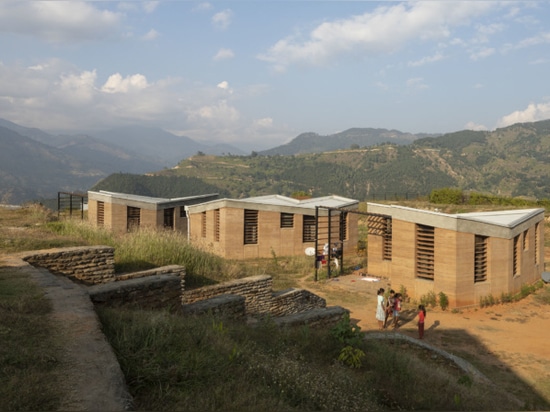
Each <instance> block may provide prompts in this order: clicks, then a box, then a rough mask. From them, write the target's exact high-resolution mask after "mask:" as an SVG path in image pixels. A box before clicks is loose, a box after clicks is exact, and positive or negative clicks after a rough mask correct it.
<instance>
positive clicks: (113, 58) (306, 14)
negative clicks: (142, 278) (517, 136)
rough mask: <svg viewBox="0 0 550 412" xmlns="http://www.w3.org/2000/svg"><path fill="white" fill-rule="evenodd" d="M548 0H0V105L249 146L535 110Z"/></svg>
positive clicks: (492, 123)
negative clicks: (303, 136)
mask: <svg viewBox="0 0 550 412" xmlns="http://www.w3.org/2000/svg"><path fill="white" fill-rule="evenodd" d="M549 73H550V2H549V1H532V2H531V1H503V2H500V1H487V2H485V1H477V0H476V1H446V0H440V1H435V0H433V1H411V2H401V1H314V0H302V1H292V0H287V1H281V0H277V1H246V0H242V1H220V2H193V1H178V0H172V1H151V2H140V1H127V2H111V1H77V0H67V1H40V0H34V1H25V0H13V1H12V0H2V1H0V117H1V118H5V119H7V120H11V121H13V122H16V123H18V124H21V125H23V126H28V127H38V128H41V129H43V130H46V131H50V132H56V133H60V132H61V133H76V132H82V131H87V132H93V131H94V130H101V129H108V128H112V127H116V126H121V125H144V126H155V127H161V128H163V129H165V130H168V131H170V132H172V133H175V134H177V135H185V136H188V137H190V138H192V139H194V140H197V141H208V142H214V141H215V142H225V143H231V144H235V145H237V146H238V145H243V144H246V145H247V146H248V147H250V146H252V147H255V148H258V149H263V148H269V147H274V146H277V145H279V144H282V143H285V142H287V141H289V140H291V139H292V138H294V137H296V136H297V135H298V134H300V133H303V132H316V133H319V134H322V135H326V134H331V133H336V132H339V131H343V130H346V129H348V128H352V127H374V128H387V129H397V130H400V131H402V132H412V133H419V132H427V133H444V132H454V131H458V130H463V129H475V130H494V129H495V128H497V127H502V126H507V125H510V124H513V123H517V122H531V121H537V120H544V119H548V118H550V81H549V80H550V76H549Z"/></svg>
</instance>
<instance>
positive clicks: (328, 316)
mask: <svg viewBox="0 0 550 412" xmlns="http://www.w3.org/2000/svg"><path fill="white" fill-rule="evenodd" d="M346 315H349V310H347V309H344V308H343V307H341V306H330V307H328V308H316V309H311V310H308V311H307V312H301V313H294V314H292V315H288V316H282V317H279V318H273V321H274V322H275V324H277V325H279V326H290V327H296V326H304V325H307V326H310V327H313V328H332V327H333V326H335V325H336V324H338V322H340V321H341V320H342V319H343V318H344V317H345V316H346Z"/></svg>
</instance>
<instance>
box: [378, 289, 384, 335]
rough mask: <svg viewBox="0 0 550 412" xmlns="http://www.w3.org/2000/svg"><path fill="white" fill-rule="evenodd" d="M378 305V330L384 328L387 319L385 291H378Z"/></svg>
mask: <svg viewBox="0 0 550 412" xmlns="http://www.w3.org/2000/svg"><path fill="white" fill-rule="evenodd" d="M377 295H378V296H377V305H376V320H377V321H378V329H380V330H382V329H383V328H384V320H385V319H386V310H385V307H384V289H383V288H380V289H378V293H377Z"/></svg>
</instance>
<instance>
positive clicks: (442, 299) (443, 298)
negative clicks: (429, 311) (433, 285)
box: [438, 292, 449, 310]
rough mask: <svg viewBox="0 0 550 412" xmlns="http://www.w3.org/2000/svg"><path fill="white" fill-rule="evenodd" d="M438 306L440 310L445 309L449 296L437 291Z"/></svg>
mask: <svg viewBox="0 0 550 412" xmlns="http://www.w3.org/2000/svg"><path fill="white" fill-rule="evenodd" d="M438 296H439V306H441V309H442V310H446V309H447V308H448V307H449V298H448V297H447V295H446V294H445V293H443V292H439V295H438Z"/></svg>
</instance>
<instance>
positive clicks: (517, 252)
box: [513, 235, 521, 277]
mask: <svg viewBox="0 0 550 412" xmlns="http://www.w3.org/2000/svg"><path fill="white" fill-rule="evenodd" d="M520 247H521V243H520V235H517V236H516V237H514V256H513V260H514V261H513V276H514V277H515V276H519V274H520V273H519V271H520V266H521V265H520V253H521V250H520Z"/></svg>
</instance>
